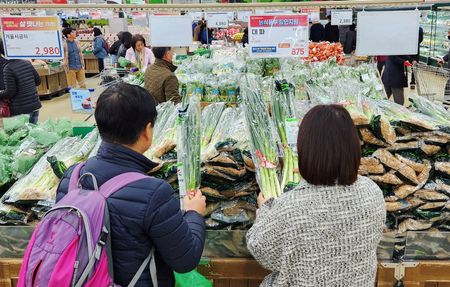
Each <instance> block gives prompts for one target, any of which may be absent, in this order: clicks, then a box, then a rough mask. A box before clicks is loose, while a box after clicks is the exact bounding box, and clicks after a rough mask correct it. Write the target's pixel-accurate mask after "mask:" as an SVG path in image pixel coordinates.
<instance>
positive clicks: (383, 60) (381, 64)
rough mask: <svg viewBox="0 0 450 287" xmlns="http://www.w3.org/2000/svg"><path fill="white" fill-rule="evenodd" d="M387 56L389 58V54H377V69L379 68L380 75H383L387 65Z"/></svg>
mask: <svg viewBox="0 0 450 287" xmlns="http://www.w3.org/2000/svg"><path fill="white" fill-rule="evenodd" d="M387 58H388V57H387V56H377V57H376V59H377V70H378V73H379V74H380V76H382V75H383V68H384V65H386V61H387Z"/></svg>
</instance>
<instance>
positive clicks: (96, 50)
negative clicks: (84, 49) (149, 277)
mask: <svg viewBox="0 0 450 287" xmlns="http://www.w3.org/2000/svg"><path fill="white" fill-rule="evenodd" d="M92 47H93V50H92V53H93V54H94V55H95V57H97V59H98V70H99V71H100V73H101V72H103V70H104V69H105V59H106V57H108V50H109V49H108V44H107V43H106V40H105V38H103V34H102V31H100V29H99V28H97V27H95V28H94V41H93V43H92Z"/></svg>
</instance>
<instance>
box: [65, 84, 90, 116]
mask: <svg viewBox="0 0 450 287" xmlns="http://www.w3.org/2000/svg"><path fill="white" fill-rule="evenodd" d="M70 102H71V103H72V111H74V112H81V113H92V112H93V111H94V104H93V102H92V99H91V92H90V91H89V90H75V89H71V90H70Z"/></svg>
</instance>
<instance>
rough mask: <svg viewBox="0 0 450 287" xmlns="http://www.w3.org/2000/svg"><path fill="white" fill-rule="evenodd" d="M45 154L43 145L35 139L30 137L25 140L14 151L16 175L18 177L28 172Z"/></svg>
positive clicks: (13, 167) (14, 170) (13, 165)
mask: <svg viewBox="0 0 450 287" xmlns="http://www.w3.org/2000/svg"><path fill="white" fill-rule="evenodd" d="M43 154H44V148H43V146H41V145H39V144H38V142H37V141H36V140H35V139H33V138H31V137H29V138H27V139H26V140H24V141H23V142H22V143H21V144H20V146H19V148H18V149H17V150H16V152H15V153H14V160H13V163H12V169H13V172H14V177H15V178H16V179H18V178H20V177H22V176H23V175H25V174H27V173H28V171H30V169H31V168H32V167H33V166H34V164H35V163H36V162H37V161H38V160H39V159H40V158H41V156H42V155H43Z"/></svg>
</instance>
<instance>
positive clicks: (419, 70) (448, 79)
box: [412, 63, 450, 107]
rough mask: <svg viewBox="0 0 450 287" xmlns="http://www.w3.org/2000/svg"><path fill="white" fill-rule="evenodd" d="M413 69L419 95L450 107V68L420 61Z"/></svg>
mask: <svg viewBox="0 0 450 287" xmlns="http://www.w3.org/2000/svg"><path fill="white" fill-rule="evenodd" d="M412 71H413V73H414V76H415V78H416V85H417V93H418V95H419V96H422V97H425V98H427V99H429V100H431V101H433V102H437V103H441V104H443V105H445V106H447V107H450V70H448V69H444V68H442V67H434V66H429V65H426V64H422V63H418V64H415V65H414V66H413V67H412Z"/></svg>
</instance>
